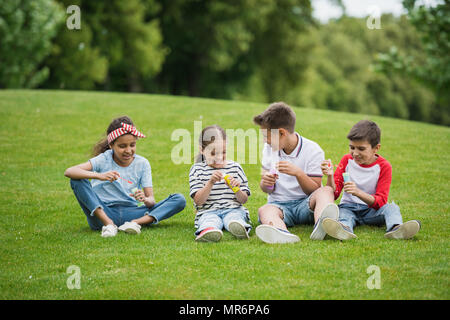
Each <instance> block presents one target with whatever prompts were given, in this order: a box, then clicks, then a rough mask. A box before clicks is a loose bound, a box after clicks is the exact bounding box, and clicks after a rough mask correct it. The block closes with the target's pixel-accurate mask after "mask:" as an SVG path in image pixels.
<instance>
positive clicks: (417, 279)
mask: <svg viewBox="0 0 450 320" xmlns="http://www.w3.org/2000/svg"><path fill="white" fill-rule="evenodd" d="M266 107H267V105H264V104H255V103H248V102H235V101H220V100H211V99H194V98H186V97H170V96H160V95H138V94H120V93H95V92H82V91H80V92H73V91H72V92H71V91H15V90H7V91H0V116H1V122H2V124H1V126H0V153H1V162H0V193H1V198H0V215H1V219H0V226H1V230H2V232H1V233H0V243H1V246H0V299H449V298H450V282H449V259H448V258H449V230H450V229H449V213H450V198H449V193H450V188H449V185H448V183H449V181H450V172H449V170H448V169H447V164H449V163H450V155H449V150H450V128H446V127H439V126H434V125H430V124H425V123H418V122H409V121H403V120H397V119H390V118H383V117H374V116H371V117H370V119H372V120H374V121H376V122H377V123H378V124H379V126H380V127H381V129H382V141H381V144H382V148H381V151H380V153H381V154H382V155H383V156H384V157H385V158H387V159H388V160H389V161H390V162H391V164H392V166H393V185H392V187H391V192H390V197H389V199H390V201H392V200H394V201H395V202H396V203H397V204H399V205H400V208H401V210H402V214H403V218H404V221H406V220H409V219H419V220H420V221H421V222H422V230H421V231H420V233H419V234H418V235H417V236H416V237H415V238H414V239H412V240H408V241H393V240H387V239H385V238H384V237H383V234H384V228H377V227H367V226H363V227H357V228H356V229H355V232H356V234H357V235H358V239H356V240H354V241H349V242H340V241H337V240H333V239H330V238H326V240H325V241H319V242H313V241H311V240H309V235H310V233H311V231H312V229H313V226H298V227H294V228H292V229H291V231H292V232H293V233H295V234H297V235H298V236H299V237H300V238H301V241H300V242H298V243H296V244H289V245H268V244H264V243H263V242H261V241H260V240H259V239H257V237H256V235H255V234H254V230H253V231H252V233H251V238H250V240H249V241H240V240H236V239H234V238H233V237H232V236H231V235H230V234H229V233H227V232H224V237H223V239H222V241H221V242H220V243H213V244H208V243H196V242H195V241H194V235H193V233H194V231H195V230H194V215H195V214H194V210H193V203H192V199H190V198H189V184H188V172H189V168H190V166H191V164H181V165H175V164H174V163H173V162H172V161H171V150H172V148H173V147H174V146H175V145H177V143H178V142H177V141H171V134H172V132H173V131H174V130H175V129H178V128H185V129H187V130H189V131H190V132H191V133H193V132H194V121H200V120H201V121H202V122H203V126H206V125H209V124H214V123H217V124H219V125H221V126H222V127H223V128H235V129H237V128H242V129H244V130H247V129H252V130H253V129H255V130H256V129H257V127H256V126H255V125H253V123H252V118H253V116H254V115H255V114H258V113H260V112H261V111H262V110H264V109H265V108H266ZM295 111H296V114H297V131H298V132H300V134H302V135H304V136H305V137H307V138H309V139H312V140H314V141H316V142H318V143H319V145H320V146H321V147H322V149H323V150H324V151H325V156H326V157H327V158H331V159H332V160H333V162H335V163H337V162H338V161H339V160H340V158H341V156H342V155H344V154H345V153H347V152H348V142H347V140H346V139H345V137H346V135H347V133H348V131H349V130H350V128H351V126H352V125H353V124H354V123H355V122H356V121H358V120H360V119H362V118H368V116H364V115H358V114H349V113H339V112H333V111H324V110H315V109H301V108H295ZM123 114H127V115H128V116H130V117H131V118H132V119H133V121H134V122H135V124H136V125H137V127H138V128H139V129H142V131H143V132H144V133H145V134H147V135H148V138H147V139H144V140H141V141H139V142H138V145H137V153H138V154H140V155H142V156H144V157H146V158H147V159H149V161H150V163H151V165H152V172H153V183H154V191H155V197H156V200H157V201H159V200H162V199H164V198H165V197H167V196H168V195H169V194H170V193H175V192H178V193H182V194H184V196H185V197H186V199H187V206H186V209H185V210H184V211H183V212H181V213H179V214H178V215H176V216H174V217H173V218H171V219H169V220H167V221H163V222H161V223H160V224H158V225H156V226H151V227H149V228H145V229H143V232H142V233H141V234H140V235H139V236H130V235H127V234H123V233H119V234H118V235H117V236H116V237H115V238H108V239H104V238H101V237H100V233H99V232H94V231H91V230H90V229H89V227H88V224H87V222H86V218H85V216H84V213H83V212H82V210H81V208H80V207H79V205H78V202H77V201H76V199H75V197H74V195H73V193H72V190H71V188H70V186H69V180H68V179H67V178H66V177H64V175H63V173H64V170H65V169H66V168H67V167H69V166H72V165H75V164H78V163H81V162H84V161H87V160H88V159H89V158H90V151H91V147H92V146H93V144H94V143H95V142H97V141H98V140H99V139H100V138H101V137H102V135H103V134H104V131H105V130H106V127H107V126H108V124H109V122H110V120H111V119H112V118H114V117H116V116H119V115H123ZM193 156H194V154H192V157H193ZM242 166H243V168H244V170H245V172H246V174H247V176H248V178H249V181H250V188H251V190H252V192H253V194H252V196H251V197H250V198H249V201H248V203H247V204H246V206H247V208H248V209H249V210H250V213H251V218H252V221H253V225H254V227H256V225H257V209H258V207H260V206H261V205H263V204H264V203H265V202H266V196H265V194H264V193H263V192H262V191H261V190H260V189H259V187H258V184H259V178H260V176H259V175H260V164H248V163H247V164H243V165H242ZM71 265H76V266H78V267H79V268H80V270H81V289H79V290H77V289H74V290H69V289H68V287H67V285H66V281H67V279H68V277H69V276H70V274H68V273H66V270H67V268H68V267H69V266H71ZM371 265H376V266H378V267H379V268H380V271H381V289H379V290H378V289H373V290H369V289H368V287H367V285H366V282H367V279H368V278H369V276H370V274H368V273H367V268H368V267H369V266H371Z"/></svg>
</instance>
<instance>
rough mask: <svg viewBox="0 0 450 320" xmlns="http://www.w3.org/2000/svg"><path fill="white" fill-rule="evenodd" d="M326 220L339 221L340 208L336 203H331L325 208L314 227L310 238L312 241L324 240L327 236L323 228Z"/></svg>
mask: <svg viewBox="0 0 450 320" xmlns="http://www.w3.org/2000/svg"><path fill="white" fill-rule="evenodd" d="M325 218H330V219H333V220H336V221H337V220H338V219H339V207H338V206H337V205H336V204H334V203H330V204H328V205H327V206H326V207H325V208H323V210H322V213H321V214H320V217H319V220H317V222H316V224H315V225H314V229H313V231H312V232H311V236H310V237H309V238H310V239H311V240H323V239H324V238H325V236H326V235H327V233H326V232H325V230H323V227H322V222H323V219H325Z"/></svg>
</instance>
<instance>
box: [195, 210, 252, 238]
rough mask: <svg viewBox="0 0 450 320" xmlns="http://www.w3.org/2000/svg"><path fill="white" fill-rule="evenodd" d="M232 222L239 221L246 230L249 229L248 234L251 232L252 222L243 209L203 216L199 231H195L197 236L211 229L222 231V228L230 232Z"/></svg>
mask: <svg viewBox="0 0 450 320" xmlns="http://www.w3.org/2000/svg"><path fill="white" fill-rule="evenodd" d="M232 220H236V221H239V222H240V223H242V225H243V226H244V227H245V229H247V232H250V230H251V228H252V226H251V225H250V224H249V222H250V221H249V220H248V216H247V212H246V211H245V210H243V209H241V208H233V209H219V210H211V211H208V212H205V213H204V214H202V216H201V217H200V218H199V219H198V228H197V231H195V235H196V236H197V235H199V234H200V232H202V231H203V230H205V229H206V228H210V227H213V228H216V229H219V230H222V228H223V227H225V229H226V230H227V231H229V230H228V225H229V224H230V221H232Z"/></svg>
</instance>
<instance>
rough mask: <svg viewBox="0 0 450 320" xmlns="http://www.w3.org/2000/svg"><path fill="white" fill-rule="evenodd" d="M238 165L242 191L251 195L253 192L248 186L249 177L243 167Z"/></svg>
mask: <svg viewBox="0 0 450 320" xmlns="http://www.w3.org/2000/svg"><path fill="white" fill-rule="evenodd" d="M237 165H238V179H239V180H240V182H241V186H240V189H241V190H242V191H243V192H247V195H249V196H250V195H251V192H250V188H249V186H248V179H247V176H246V175H245V172H244V169H242V167H241V165H240V164H237Z"/></svg>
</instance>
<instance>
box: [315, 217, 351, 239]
mask: <svg viewBox="0 0 450 320" xmlns="http://www.w3.org/2000/svg"><path fill="white" fill-rule="evenodd" d="M322 225H323V230H325V232H326V233H327V234H328V235H330V236H332V237H333V238H336V239H338V240H350V239H354V238H357V236H356V234H354V233H353V232H351V231H350V229H349V228H348V227H346V226H344V225H343V224H342V223H340V222H339V221H336V220H333V219H330V218H325V219H323V222H322Z"/></svg>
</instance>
